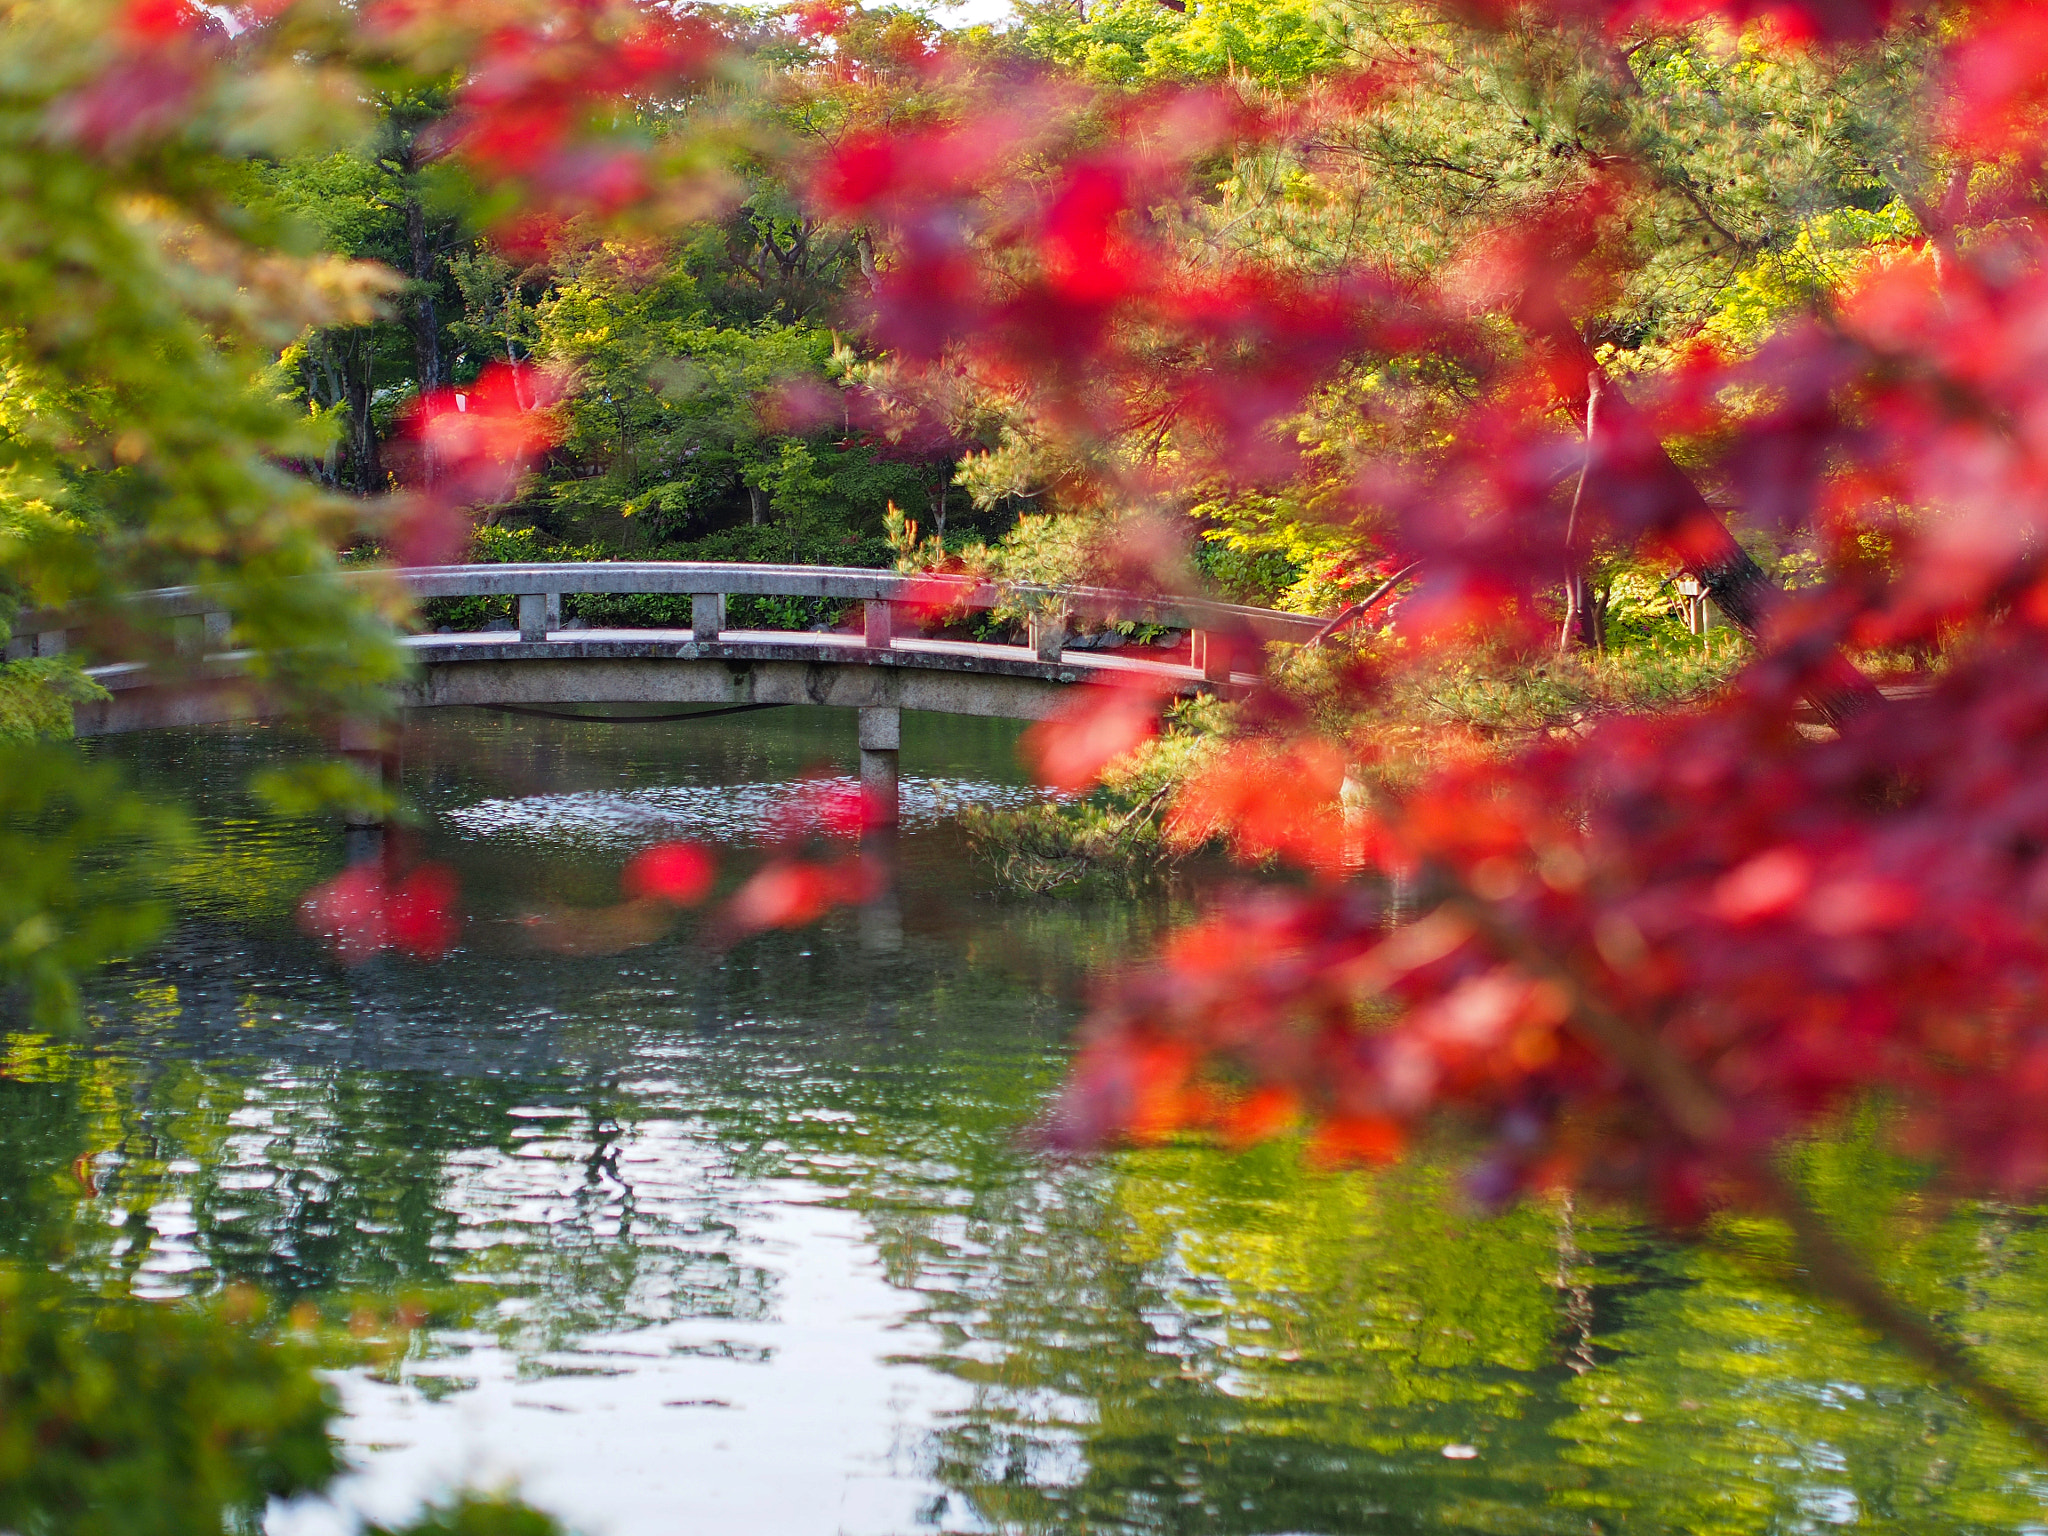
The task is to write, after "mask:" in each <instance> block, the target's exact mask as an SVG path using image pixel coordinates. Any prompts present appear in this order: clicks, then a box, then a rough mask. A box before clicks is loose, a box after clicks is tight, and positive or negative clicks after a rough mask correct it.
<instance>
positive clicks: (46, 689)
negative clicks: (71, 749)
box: [0, 656, 108, 743]
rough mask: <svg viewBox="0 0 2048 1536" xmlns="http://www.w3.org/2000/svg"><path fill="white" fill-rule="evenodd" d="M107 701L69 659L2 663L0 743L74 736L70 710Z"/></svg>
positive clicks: (40, 659) (0, 676) (55, 657)
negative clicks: (103, 700) (99, 701)
mask: <svg viewBox="0 0 2048 1536" xmlns="http://www.w3.org/2000/svg"><path fill="white" fill-rule="evenodd" d="M106 697H108V694H107V690H106V689H104V688H102V687H101V686H100V685H99V684H98V683H96V682H94V681H93V680H92V679H91V678H89V677H87V676H86V675H85V673H84V672H83V671H81V670H80V669H79V666H78V662H77V660H76V659H75V658H73V657H69V656H36V657H29V658H27V659H25V660H22V661H5V662H0V743H7V742H21V741H33V740H37V739H39V738H40V739H48V738H53V737H54V738H57V739H63V738H66V737H68V736H70V735H71V707H72V705H74V704H86V703H91V702H93V701H95V700H100V699H105V698H106Z"/></svg>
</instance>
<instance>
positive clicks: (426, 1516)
mask: <svg viewBox="0 0 2048 1536" xmlns="http://www.w3.org/2000/svg"><path fill="white" fill-rule="evenodd" d="M561 1529H562V1528H561V1526H560V1525H559V1524H557V1523H556V1522H555V1521H554V1520H553V1519H551V1518H550V1517H549V1516H547V1515H544V1514H542V1513H541V1512H540V1511H539V1510H537V1509H534V1508H533V1507H532V1506H530V1505H527V1504H521V1503H520V1502H519V1501H518V1500H517V1499H509V1498H502V1497H492V1496H489V1495H484V1494H475V1493H465V1494H463V1495H461V1496H460V1497H458V1498H456V1499H454V1500H452V1501H451V1502H449V1503H446V1504H436V1505H432V1506H430V1507H429V1508H428V1509H426V1510H425V1511H423V1512H422V1513H421V1514H420V1515H419V1516H418V1517H417V1518H415V1519H413V1520H411V1521H410V1522H408V1523H407V1524H405V1525H402V1526H398V1527H391V1526H383V1525H375V1524H371V1525H366V1526H364V1527H363V1530H364V1533H365V1536H560V1532H561Z"/></svg>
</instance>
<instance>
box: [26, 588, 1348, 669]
mask: <svg viewBox="0 0 2048 1536" xmlns="http://www.w3.org/2000/svg"><path fill="white" fill-rule="evenodd" d="M350 575H351V577H352V578H353V579H356V580H361V581H392V580H396V581H398V582H400V583H402V584H403V585H404V586H405V587H406V588H407V590H408V591H410V592H411V594H412V595H413V596H414V597H415V598H417V599H421V600H424V599H427V598H434V597H510V598H512V599H513V608H514V617H515V621H516V623H517V625H518V629H519V635H520V638H521V639H522V640H527V641H537V640H543V639H545V638H546V636H547V634H548V633H549V632H550V631H551V630H557V629H559V628H560V627H561V624H562V598H563V597H564V596H566V595H569V594H587V593H602V594H606V595H619V596H630V595H634V594H643V593H661V594H667V595H670V596H681V597H688V598H689V599H690V617H691V625H690V628H691V631H692V634H693V635H694V637H695V638H696V640H698V641H699V642H705V641H714V640H716V639H717V638H718V637H719V636H720V635H721V634H722V633H724V632H725V631H726V629H727V625H726V599H728V598H731V597H810V598H825V599H830V600H835V601H839V602H844V603H849V604H851V603H860V604H862V605H863V624H862V641H863V643H864V644H865V645H866V646H868V647H870V648H876V649H885V648H888V647H890V646H893V645H894V644H895V642H896V635H897V630H898V628H899V625H898V623H897V616H898V613H899V612H900V611H901V610H903V609H906V608H907V609H911V610H914V611H919V612H924V613H932V612H952V611H963V610H964V611H986V610H988V609H991V608H998V607H1005V606H1016V607H1021V608H1022V609H1023V610H1024V612H1025V614H1026V618H1027V623H1028V630H1029V637H1030V638H1029V643H1030V646H1031V649H1032V650H1034V651H1035V652H1036V654H1037V655H1038V657H1039V658H1040V659H1041V660H1043V661H1048V662H1054V661H1058V660H1059V659H1060V655H1061V653H1062V651H1063V650H1064V648H1065V645H1066V641H1067V636H1068V632H1069V626H1070V624H1071V623H1072V621H1073V620H1074V619H1077V618H1081V619H1089V620H1093V621H1096V622H1116V621H1130V622H1134V623H1141V624H1158V625H1163V626H1165V627H1167V628H1172V629H1184V630H1187V631H1188V632H1189V633H1190V634H1191V635H1192V636H1193V656H1194V664H1195V665H1196V666H1198V667H1200V668H1201V670H1202V673H1203V675H1204V676H1205V677H1207V678H1210V679H1212V680H1224V679H1227V678H1228V677H1229V676H1230V673H1231V671H1232V668H1233V664H1234V663H1235V662H1236V661H1237V660H1238V659H1239V657H1240V654H1241V653H1243V652H1245V651H1246V650H1247V649H1248V648H1249V647H1250V646H1252V645H1255V644H1256V643H1257V642H1259V641H1264V640H1293V641H1297V642H1300V641H1306V640H1308V639H1309V638H1311V637H1312V636H1313V635H1315V634H1316V632H1317V631H1318V630H1319V629H1321V627H1322V620H1320V619H1316V618H1310V617H1305V616H1303V615H1301V614H1293V613H1281V612H1278V611H1276V610H1274V609H1270V608H1253V607H1247V606H1245V605H1243V604H1240V603H1222V602H1214V601H1211V600H1208V599H1205V598H1189V597H1151V596H1144V595H1140V594H1136V593H1130V592H1120V591H1116V590H1114V589H1112V588H1108V587H1079V586H1039V585H1033V584H1028V583H1013V582H996V581H987V580H982V579H979V578H975V577H968V576H946V575H934V574H928V573H912V574H905V573H902V572H898V571H878V570H867V569H858V568H854V567H849V566H821V565H736V564H725V563H721V562H714V561H704V562H696V561H678V560H642V561H633V560H597V561H580V562H576V563H563V564H533V565H435V566H412V567H406V568H401V569H395V570H376V571H363V572H359V573H350ZM224 596H225V594H224V593H223V592H221V591H220V590H218V589H213V588H207V587H197V586H190V587H164V588H159V589H158V590H156V591H153V592H141V593H136V594H134V595H133V596H131V597H128V598H126V599H124V603H126V604H132V605H134V607H133V609H132V610H131V611H139V612H140V613H144V614H148V615H150V616H153V617H156V618H163V619H170V620H173V621H174V628H181V629H182V633H181V634H180V636H179V645H180V649H181V650H185V651H188V652H190V653H192V654H195V655H197V654H201V653H205V652H217V651H220V650H223V649H225V648H226V645H227V643H228V635H229V631H230V629H231V620H230V616H229V614H228V612H227V611H226V608H225V606H224V601H223V599H224ZM181 620H182V621H186V622H185V623H184V624H183V625H182V626H180V625H178V624H176V623H175V621H181ZM78 623H79V616H78V615H77V614H76V613H73V612H69V611H67V610H61V609H41V610H33V611H29V612H25V613H23V614H21V615H20V616H19V617H18V618H17V620H16V622H15V626H14V631H15V632H14V638H13V639H11V640H10V641H9V642H8V644H7V657H8V659H9V660H14V659H16V658H18V657H22V656H50V655H55V654H58V653H59V652H61V651H63V650H64V649H65V648H66V646H67V645H68V643H69V631H70V630H71V629H73V628H75V627H77V625H78ZM1244 659H1245V660H1247V661H1249V660H1250V657H1249V656H1245V657H1244Z"/></svg>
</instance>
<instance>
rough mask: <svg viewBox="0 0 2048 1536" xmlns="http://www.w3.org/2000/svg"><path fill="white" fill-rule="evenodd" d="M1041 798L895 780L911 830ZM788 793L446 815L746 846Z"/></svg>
mask: <svg viewBox="0 0 2048 1536" xmlns="http://www.w3.org/2000/svg"><path fill="white" fill-rule="evenodd" d="M807 787H808V788H809V789H811V790H813V791H815V790H818V789H828V790H832V789H837V790H853V791H857V790H858V789H859V787H860V781H859V780H858V779H856V778H854V777H853V776H851V775H846V776H843V777H841V776H825V777H821V778H817V779H813V780H810V781H808V783H807ZM1043 798H1044V796H1042V795H1041V794H1039V793H1038V792H1037V791H1035V790H1032V789H1030V788H1021V787H1019V786H1017V785H1012V784H991V783H988V782H986V781H984V780H976V779H932V778H920V777H905V778H903V779H902V780H900V781H899V783H898V786H897V804H898V813H899V815H900V817H901V819H902V823H903V825H904V827H906V828H908V829H910V830H913V831H915V830H921V829H923V828H927V827H932V826H936V825H938V824H939V823H941V822H943V821H945V820H946V819H947V818H948V817H951V816H953V815H955V814H957V813H958V812H959V810H960V809H961V808H962V807H963V806H970V805H973V806H982V807H985V808H988V809H994V810H1008V809H1015V808H1017V807H1019V806H1025V805H1033V804H1036V803H1037V802H1038V801H1039V800H1041V799H1043ZM793 799H794V791H793V789H792V786H790V785H788V784H718V785H689V786H682V785H666V786H663V787H662V788H659V789H636V790H585V791H583V792H582V793H579V794H568V795H525V796H521V797H519V798H517V799H498V800H479V801H478V802H477V803H476V804H474V805H465V806H460V807H458V808H456V809H455V810H451V811H448V812H447V813H445V814H446V819H447V821H448V822H449V823H450V824H451V825H452V826H455V827H458V828H460V829H461V830H462V831H464V832H466V833H469V834H470V835H471V836H473V837H502V838H511V839H517V840H519V841H522V842H529V843H538V844H548V843H570V844H575V845H579V846H582V847H587V848H596V847H606V846H613V847H627V848H637V847H641V846H643V845H644V844H646V843H649V842H652V841H654V840H656V839H659V838H671V837H686V838H700V839H703V840H706V841H710V842H721V843H734V844H748V843H761V842H766V841H770V840H772V839H773V838H774V837H775V836H777V835H778V831H779V827H780V824H781V823H782V822H783V821H784V820H785V819H786V818H787V816H788V814H789V807H790V805H791V802H792V800H793Z"/></svg>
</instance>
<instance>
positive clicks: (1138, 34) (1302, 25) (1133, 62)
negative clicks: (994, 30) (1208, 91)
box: [1021, 0, 1349, 86]
mask: <svg viewBox="0 0 2048 1536" xmlns="http://www.w3.org/2000/svg"><path fill="white" fill-rule="evenodd" d="M1021 41H1022V43H1023V45H1024V46H1025V47H1026V48H1027V49H1028V50H1029V51H1031V52H1032V53H1035V54H1037V55H1038V56H1040V57H1042V58H1045V59H1049V60H1052V61H1053V62H1055V63H1058V64H1063V65H1065V66H1067V67H1068V68H1070V69H1073V70H1075V71H1076V72H1077V73H1079V74H1081V75H1083V76H1085V77H1087V78H1089V79H1092V80H1100V81H1105V82H1108V83H1111V84H1116V85H1133V84H1139V83H1143V82H1148V81H1154V80H1213V79H1218V78H1221V77H1223V76H1227V75H1240V76H1244V77H1246V78H1248V79H1250V80H1254V81H1256V82H1258V83H1259V84H1260V85H1266V86H1298V85H1301V84H1302V83H1304V82H1305V81H1307V80H1309V79H1310V78H1311V77H1313V76H1316V75H1321V74H1327V73H1329V72H1330V71H1331V70H1334V69H1337V68H1340V67H1341V66H1342V65H1344V64H1345V63H1346V62H1347V59H1348V58H1349V50H1348V48H1347V46H1346V39H1345V36H1344V29H1343V27H1342V25H1341V21H1340V20H1339V18H1338V16H1337V14H1336V13H1335V12H1334V11H1333V9H1332V7H1330V6H1328V5H1326V4H1323V3H1321V0H1281V3H1279V4H1258V3H1255V0H1192V3H1191V4H1189V5H1188V7H1187V8H1186V10H1185V11H1177V10H1172V9H1169V8H1168V7H1166V6H1163V5H1159V4H1157V3H1156V0H1109V3H1107V4H1100V5H1091V6H1089V7H1088V8H1087V15H1086V19H1085V20H1084V19H1083V18H1082V16H1081V13H1080V11H1079V9H1078V8H1075V7H1070V6H1066V5H1059V4H1045V5H1036V6H1032V7H1030V8H1029V9H1027V10H1026V11H1025V14H1024V25H1023V28H1022V38H1021Z"/></svg>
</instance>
